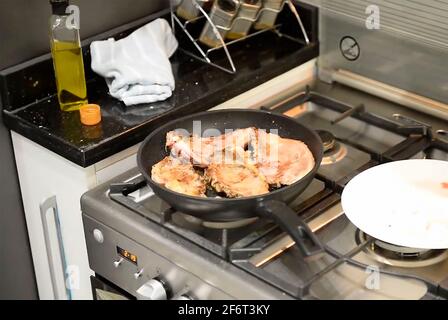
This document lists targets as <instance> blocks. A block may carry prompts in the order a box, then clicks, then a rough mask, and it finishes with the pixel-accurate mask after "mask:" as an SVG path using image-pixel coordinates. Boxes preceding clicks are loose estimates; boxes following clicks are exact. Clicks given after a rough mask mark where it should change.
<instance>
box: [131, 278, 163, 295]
mask: <svg viewBox="0 0 448 320" xmlns="http://www.w3.org/2000/svg"><path fill="white" fill-rule="evenodd" d="M137 299H138V300H167V299H168V295H167V290H166V289H165V286H164V285H163V283H162V282H161V281H160V280H157V279H152V280H149V281H148V282H146V283H145V284H144V285H142V286H141V287H140V288H138V290H137Z"/></svg>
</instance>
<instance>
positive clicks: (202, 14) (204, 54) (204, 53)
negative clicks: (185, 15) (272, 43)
mask: <svg viewBox="0 0 448 320" xmlns="http://www.w3.org/2000/svg"><path fill="white" fill-rule="evenodd" d="M183 1H192V2H193V5H194V6H195V7H196V9H197V10H198V11H199V16H198V17H196V18H193V19H190V20H186V21H184V22H182V21H181V20H180V19H179V17H177V15H176V12H175V11H176V10H175V9H176V5H175V4H174V3H173V2H174V1H170V7H171V23H172V28H173V30H176V25H177V26H179V27H180V28H181V29H182V30H183V32H184V33H185V34H186V36H187V37H188V38H189V39H190V41H191V42H192V43H193V45H194V47H195V48H196V49H197V51H198V52H199V54H200V56H199V55H197V54H196V53H193V52H190V51H188V50H185V49H183V51H185V52H186V53H187V54H189V55H190V56H192V57H194V58H196V59H198V60H201V61H203V62H205V63H208V64H209V65H212V66H214V67H216V68H219V69H221V70H223V71H226V72H228V73H231V74H235V73H236V72H237V70H236V67H235V63H234V62H233V59H232V56H231V54H230V52H229V48H228V47H229V46H231V45H233V44H235V43H238V42H241V41H244V40H246V39H249V38H252V37H256V36H258V35H260V34H262V33H265V32H269V31H273V32H275V33H276V34H277V35H278V36H279V37H288V38H289V39H291V40H294V41H297V42H300V43H302V40H300V39H295V38H293V37H291V36H289V35H285V34H283V33H281V32H280V27H281V24H276V25H274V26H273V27H271V28H266V29H263V30H258V31H255V32H252V33H250V34H248V35H246V36H244V37H242V38H238V39H236V40H231V41H227V42H226V41H225V40H224V38H223V37H222V36H221V33H220V32H219V30H224V31H229V30H231V29H232V28H233V26H234V24H235V23H236V22H237V21H238V20H245V21H249V22H252V23H253V22H256V21H257V20H258V18H259V17H260V16H261V14H262V13H263V12H267V11H268V12H273V13H276V14H278V13H280V12H281V11H283V9H284V8H285V7H286V6H287V7H288V8H289V10H291V12H292V13H293V15H294V16H295V18H296V19H297V23H298V25H299V27H300V31H301V33H302V34H303V37H304V39H305V43H306V45H309V44H310V40H309V38H308V35H307V33H306V30H305V26H304V25H303V22H302V19H301V17H300V15H299V13H298V11H297V9H296V7H295V6H294V4H293V3H292V0H285V1H284V2H283V3H282V6H281V7H280V9H278V10H276V9H271V8H261V9H260V10H259V11H258V14H257V16H256V17H255V18H254V19H249V18H246V17H236V18H235V19H233V21H232V24H231V25H230V26H229V27H223V26H220V25H216V24H214V23H213V21H212V20H211V18H210V16H209V15H208V13H207V12H206V11H205V10H204V9H203V7H202V6H201V5H200V4H199V3H206V2H209V1H211V0H181V1H180V3H179V4H181V3H182V2H183ZM234 1H235V0H234ZM239 9H240V6H238V10H239ZM237 13H238V12H237ZM203 19H206V21H207V22H208V23H209V24H210V26H211V27H212V29H213V32H214V34H215V36H216V37H217V39H218V40H219V42H220V43H221V44H220V45H219V46H217V47H213V48H208V49H206V50H204V48H203V47H201V45H200V44H199V39H196V38H194V37H193V35H192V34H191V33H190V31H189V30H188V28H189V26H190V25H192V24H193V23H195V22H197V21H199V20H203ZM218 50H224V52H225V55H226V57H227V60H228V66H222V65H219V64H217V63H215V62H213V61H212V59H211V58H210V54H211V53H212V52H215V51H218Z"/></svg>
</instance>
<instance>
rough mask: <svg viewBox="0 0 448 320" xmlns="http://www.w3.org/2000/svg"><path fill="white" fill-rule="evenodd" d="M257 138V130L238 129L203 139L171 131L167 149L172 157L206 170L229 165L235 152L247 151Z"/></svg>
mask: <svg viewBox="0 0 448 320" xmlns="http://www.w3.org/2000/svg"><path fill="white" fill-rule="evenodd" d="M255 136H256V129H255V128H246V129H238V130H235V131H231V132H229V133H226V134H223V135H220V136H216V137H207V138H201V137H198V136H185V135H181V134H179V132H176V131H171V132H168V134H167V142H166V147H167V148H168V149H169V150H171V155H172V156H173V157H177V158H180V159H184V160H187V161H189V162H191V163H192V164H193V165H194V166H197V167H201V168H205V167H207V166H208V165H209V164H211V163H228V162H229V161H228V160H229V159H228V157H230V161H232V157H234V150H236V149H245V148H247V146H248V145H249V143H250V141H251V140H252V139H254V138H255Z"/></svg>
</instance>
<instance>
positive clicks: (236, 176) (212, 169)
mask: <svg viewBox="0 0 448 320" xmlns="http://www.w3.org/2000/svg"><path fill="white" fill-rule="evenodd" d="M205 178H206V179H207V181H208V182H209V183H210V185H211V186H212V187H213V188H214V189H215V190H216V191H217V192H223V193H225V194H226V195H227V196H228V197H229V198H240V197H251V196H257V195H261V194H265V193H268V192H269V185H268V184H267V182H266V180H265V179H264V177H263V176H262V175H261V174H260V173H259V172H258V170H257V168H256V167H254V166H252V165H249V164H244V163H233V164H214V163H212V164H210V165H209V166H208V168H207V169H206V170H205Z"/></svg>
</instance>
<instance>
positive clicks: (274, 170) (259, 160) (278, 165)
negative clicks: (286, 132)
mask: <svg viewBox="0 0 448 320" xmlns="http://www.w3.org/2000/svg"><path fill="white" fill-rule="evenodd" d="M251 148H252V150H253V155H252V156H253V161H254V163H255V165H256V167H257V168H258V170H259V171H260V174H262V175H263V176H264V177H265V179H266V181H267V182H268V183H269V184H270V185H273V186H276V187H280V186H282V185H286V186H287V185H291V184H293V183H295V182H297V181H299V180H300V179H302V178H303V177H304V176H306V175H307V174H308V173H309V172H310V171H311V170H313V168H314V165H315V160H314V157H313V154H312V153H311V151H310V150H309V149H308V147H307V145H306V144H305V143H303V142H302V141H299V140H292V139H284V138H281V137H279V136H278V135H275V134H271V133H266V132H265V131H263V130H258V131H257V139H256V140H252V142H251Z"/></svg>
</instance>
